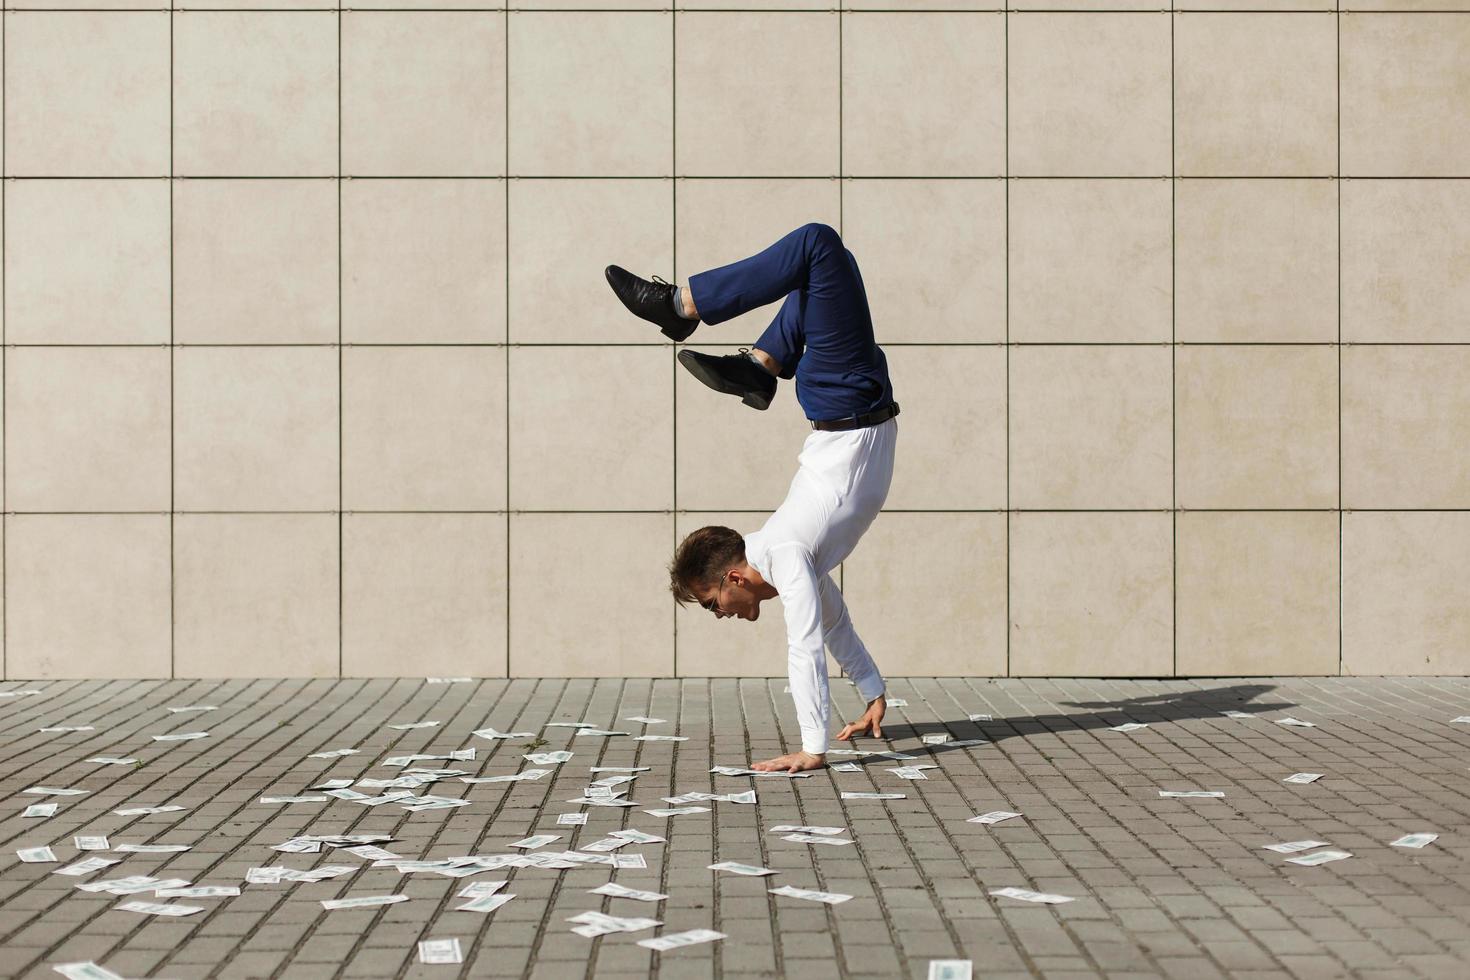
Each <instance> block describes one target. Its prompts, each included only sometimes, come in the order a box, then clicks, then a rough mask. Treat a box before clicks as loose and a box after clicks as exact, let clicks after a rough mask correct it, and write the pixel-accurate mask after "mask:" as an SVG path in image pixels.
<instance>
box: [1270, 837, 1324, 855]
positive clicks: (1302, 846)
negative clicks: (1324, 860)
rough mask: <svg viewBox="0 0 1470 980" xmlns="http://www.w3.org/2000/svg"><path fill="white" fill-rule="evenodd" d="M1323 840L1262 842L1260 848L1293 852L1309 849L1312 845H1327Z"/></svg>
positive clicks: (1283, 852)
mask: <svg viewBox="0 0 1470 980" xmlns="http://www.w3.org/2000/svg"><path fill="white" fill-rule="evenodd" d="M1327 846H1328V844H1327V842H1326V841H1325V840H1293V841H1287V842H1286V843H1285V844H1263V845H1262V848H1263V849H1264V850H1267V851H1275V852H1276V853H1278V854H1295V853H1297V852H1298V851H1310V850H1311V849H1312V848H1314V847H1327Z"/></svg>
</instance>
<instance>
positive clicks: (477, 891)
mask: <svg viewBox="0 0 1470 980" xmlns="http://www.w3.org/2000/svg"><path fill="white" fill-rule="evenodd" d="M507 884H509V882H507V881H477V882H475V883H474V884H472V885H465V886H464V887H463V888H461V889H460V890H459V891H457V892H455V893H454V894H455V895H456V896H458V897H459V898H489V897H490V896H491V895H494V894H495V893H496V892H498V891H500V889H502V888H504V887H505V886H506V885H507Z"/></svg>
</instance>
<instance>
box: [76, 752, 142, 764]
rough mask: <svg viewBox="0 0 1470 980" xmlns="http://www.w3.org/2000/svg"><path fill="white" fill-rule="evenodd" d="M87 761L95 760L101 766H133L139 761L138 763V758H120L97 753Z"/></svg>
mask: <svg viewBox="0 0 1470 980" xmlns="http://www.w3.org/2000/svg"><path fill="white" fill-rule="evenodd" d="M87 761H88V762H95V763H97V764H98V765H99V766H133V765H137V763H138V760H137V759H119V758H114V757H113V756H110V755H97V756H93V757H92V758H90V759H88V760H87Z"/></svg>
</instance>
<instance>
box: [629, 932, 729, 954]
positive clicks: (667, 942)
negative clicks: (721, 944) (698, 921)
mask: <svg viewBox="0 0 1470 980" xmlns="http://www.w3.org/2000/svg"><path fill="white" fill-rule="evenodd" d="M724 938H725V934H724V933H723V932H715V931H714V930H713V929H690V930H689V931H687V932H672V933H665V934H664V935H662V936H655V937H654V938H652V939H640V940H638V945H639V946H644V947H646V948H648V949H653V950H657V951H659V952H660V953H665V952H668V951H669V950H671V949H678V948H679V947H681V946H696V945H698V944H699V943H712V942H714V941H715V940H717V939H724Z"/></svg>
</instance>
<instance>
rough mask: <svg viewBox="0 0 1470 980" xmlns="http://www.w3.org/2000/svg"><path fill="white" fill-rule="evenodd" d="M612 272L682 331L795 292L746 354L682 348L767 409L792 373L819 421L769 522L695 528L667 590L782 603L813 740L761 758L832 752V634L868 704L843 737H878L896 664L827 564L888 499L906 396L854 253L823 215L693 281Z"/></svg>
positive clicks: (752, 608) (819, 758)
mask: <svg viewBox="0 0 1470 980" xmlns="http://www.w3.org/2000/svg"><path fill="white" fill-rule="evenodd" d="M607 281H608V283H609V285H611V286H612V288H613V292H615V293H616V294H617V296H618V298H619V299H620V300H622V302H623V304H624V305H625V306H626V307H627V308H628V309H629V310H630V311H632V312H633V313H635V314H637V315H638V316H640V317H642V318H643V319H645V320H649V321H651V322H653V323H656V324H658V325H659V326H660V327H661V328H662V329H663V333H664V334H665V335H666V336H668V337H669V338H670V339H672V340H674V341H675V342H679V341H683V340H685V339H686V338H687V337H688V336H689V335H690V334H691V333H693V332H694V329H695V327H697V326H698V325H699V324H700V322H701V321H703V322H705V323H710V324H715V323H721V322H723V321H725V320H729V319H731V318H732V317H736V316H739V315H740V314H742V313H746V312H748V311H750V310H753V309H756V308H757V307H761V306H765V305H766V304H767V303H773V302H775V301H776V300H778V299H780V298H781V297H783V296H784V297H785V302H784V303H782V305H781V309H780V312H779V313H777V314H776V318H775V320H773V321H772V322H771V325H770V326H769V327H767V328H766V331H765V333H763V334H761V337H760V339H759V340H757V341H756V344H755V347H753V348H752V349H750V350H749V351H747V350H745V349H744V348H742V349H741V352H740V353H739V354H728V355H725V356H722V357H717V356H713V355H709V354H701V353H698V352H696V351H692V350H687V349H686V350H681V351H679V363H680V364H682V365H684V367H685V368H686V369H688V370H689V372H690V373H692V374H693V375H694V376H695V377H696V378H698V379H699V380H700V381H702V382H703V383H704V384H706V385H708V386H709V387H711V388H713V389H715V390H716V391H719V392H722V393H725V394H730V395H737V396H739V398H740V399H741V401H743V402H744V403H745V404H747V405H749V406H751V407H752V408H756V409H761V410H764V409H766V408H767V407H769V405H770V403H771V398H772V397H773V396H774V395H775V393H776V379H777V378H785V379H791V378H795V380H796V398H797V401H798V402H800V404H801V407H802V410H803V411H804V412H805V414H806V417H807V418H808V420H810V421H811V424H812V429H813V430H814V431H813V432H812V434H811V435H809V436H807V438H806V442H805V443H804V444H803V446H802V450H801V454H800V456H799V457H798V458H797V462H798V464H799V468H798V469H797V471H796V476H795V477H794V478H793V479H792V481H791V489H790V490H789V491H788V492H787V494H786V500H785V501H784V502H783V503H782V504H781V506H780V507H779V508H777V509H776V512H775V513H774V514H772V515H771V517H770V519H769V520H767V521H766V523H765V525H764V526H762V527H761V529H760V530H759V531H754V532H751V533H750V534H747V535H744V536H742V535H741V534H739V533H738V532H736V531H733V530H731V529H730V528H728V527H720V526H711V527H702V528H700V529H699V530H697V531H694V532H692V533H690V534H689V535H688V536H687V537H685V538H684V540H683V541H682V542H681V543H680V544H679V547H678V548H677V549H676V551H675V553H674V561H673V564H672V565H670V567H669V574H670V579H671V582H670V590H671V591H672V592H673V594H674V598H675V599H676V600H677V601H678V602H679V603H681V604H683V603H687V602H689V601H694V602H697V603H699V604H700V605H701V606H702V607H703V608H705V609H706V610H708V611H709V612H711V613H713V614H714V615H715V616H716V617H717V618H720V619H724V618H725V617H727V616H737V617H739V618H741V619H747V620H751V621H754V620H756V619H759V618H760V604H761V603H762V602H763V601H765V600H766V599H774V598H778V597H779V598H780V600H781V605H782V607H783V609H784V612H785V616H786V639H787V664H786V666H787V675H788V677H789V678H790V680H791V694H792V697H793V699H794V700H795V702H796V714H797V720H798V722H799V723H800V726H801V751H799V752H792V753H790V754H788V755H783V756H781V757H779V758H776V759H769V760H767V761H764V762H758V763H756V764H755V765H754V766H753V768H755V769H759V770H763V771H777V770H786V771H788V772H799V771H801V770H804V769H816V768H818V767H820V766H822V765H823V764H824V763H825V756H826V752H827V740H828V733H829V731H830V725H831V699H830V695H829V692H828V689H827V665H826V660H825V659H824V657H823V653H822V649H823V647H824V646H825V647H826V648H827V649H828V650H830V651H831V652H832V656H833V658H835V659H836V661H837V662H838V663H839V664H841V665H842V669H843V670H844V671H845V672H846V673H847V675H848V677H850V678H851V679H852V681H853V683H854V684H855V685H856V686H857V690H858V693H859V694H860V695H861V696H862V698H863V700H864V701H865V702H867V710H866V711H865V712H864V713H863V716H862V717H861V718H860V719H858V720H857V721H856V722H853V723H852V724H849V725H847V726H846V727H844V728H843V729H842V731H841V732H840V733H839V734H838V736H837V737H838V738H839V739H850V738H852V736H853V735H854V734H865V733H871V734H872V735H874V736H876V737H881V736H882V734H883V732H882V728H881V727H880V726H881V723H882V721H883V712H884V707H885V701H884V698H883V693H884V684H883V675H882V674H880V673H879V672H878V667H877V665H876V664H874V663H873V658H872V657H871V656H869V654H868V650H867V648H866V647H865V646H863V641H862V640H861V639H859V638H858V635H857V631H856V630H855V629H853V625H852V621H851V619H849V617H848V614H847V605H846V603H844V602H843V599H842V593H841V592H840V591H839V590H838V588H837V585H836V583H835V582H833V581H832V577H831V575H830V574H828V573H829V572H831V570H832V569H834V568H836V567H837V565H838V564H839V563H840V562H841V561H842V560H843V559H844V558H846V557H847V556H848V555H849V554H850V553H851V552H852V549H853V548H854V547H855V546H856V545H857V543H858V540H859V539H860V538H861V537H862V536H863V532H864V531H866V530H867V529H868V525H870V524H871V523H872V522H873V518H875V517H876V516H877V515H878V511H879V510H881V509H882V507H883V501H884V500H885V499H886V498H887V496H888V487H889V484H890V483H891V482H892V480H893V450H894V442H895V440H896V439H897V435H898V422H897V420H896V419H895V418H894V416H896V415H898V404H897V403H896V402H895V401H894V400H893V387H892V385H891V384H890V382H889V379H888V363H887V360H886V359H885V358H884V356H883V351H882V349H881V348H879V347H878V345H877V343H875V342H874V339H873V320H872V317H871V315H870V314H869V312H868V299H867V294H866V293H865V292H864V291H863V281H862V277H861V275H860V274H859V272H858V267H857V261H856V259H854V258H853V255H852V253H851V252H850V251H848V250H847V248H846V247H845V246H844V245H843V244H842V240H841V238H839V237H838V234H837V232H836V231H834V230H833V229H832V228H831V227H829V226H828V225H824V224H815V223H813V224H807V225H803V226H802V227H800V228H797V229H796V230H795V231H793V232H791V233H790V234H788V235H786V236H785V237H783V238H782V239H780V240H779V241H777V242H776V243H775V244H773V245H771V246H770V247H769V248H766V249H764V250H763V251H761V252H759V253H757V254H756V255H753V256H751V257H750V258H747V259H742V260H740V261H739V262H734V263H732V264H730V265H726V266H721V267H719V268H717V269H711V270H709V271H707V272H700V273H697V274H695V275H692V276H690V277H689V284H688V285H687V286H684V287H679V286H675V285H672V284H670V283H667V282H664V281H663V280H661V279H658V278H656V277H655V279H654V280H653V281H649V280H646V279H640V278H639V277H637V276H635V275H633V274H632V273H630V272H628V271H626V270H624V269H621V268H619V267H618V266H615V265H610V266H608V267H607Z"/></svg>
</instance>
